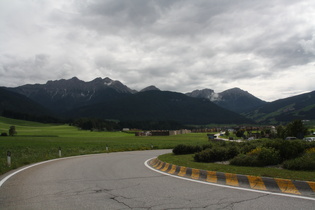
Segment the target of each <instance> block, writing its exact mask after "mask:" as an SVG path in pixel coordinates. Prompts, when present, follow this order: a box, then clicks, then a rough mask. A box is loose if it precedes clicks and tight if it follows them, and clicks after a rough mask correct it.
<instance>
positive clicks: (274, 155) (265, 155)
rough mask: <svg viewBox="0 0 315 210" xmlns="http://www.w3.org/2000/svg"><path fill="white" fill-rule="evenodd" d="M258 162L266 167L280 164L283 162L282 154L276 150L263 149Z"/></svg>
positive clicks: (258, 156)
mask: <svg viewBox="0 0 315 210" xmlns="http://www.w3.org/2000/svg"><path fill="white" fill-rule="evenodd" d="M257 160H258V162H261V163H262V165H264V166H267V165H276V164H279V163H280V162H281V158H280V152H279V151H277V150H276V149H274V148H265V147H262V148H261V151H260V153H259V154H258V155H257Z"/></svg>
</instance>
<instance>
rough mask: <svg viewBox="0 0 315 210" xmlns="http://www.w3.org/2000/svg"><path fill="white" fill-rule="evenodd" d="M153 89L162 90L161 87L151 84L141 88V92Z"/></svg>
mask: <svg viewBox="0 0 315 210" xmlns="http://www.w3.org/2000/svg"><path fill="white" fill-rule="evenodd" d="M151 90H157V91H161V90H160V89H159V88H157V87H155V86H154V85H150V86H148V87H146V88H143V89H142V90H140V92H145V91H151Z"/></svg>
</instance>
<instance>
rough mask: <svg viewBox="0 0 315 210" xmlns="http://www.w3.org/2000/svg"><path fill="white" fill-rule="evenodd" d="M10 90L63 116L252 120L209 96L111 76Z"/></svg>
mask: <svg viewBox="0 0 315 210" xmlns="http://www.w3.org/2000/svg"><path fill="white" fill-rule="evenodd" d="M7 90H10V91H13V92H15V93H18V94H21V95H24V96H26V97H27V98H29V99H31V100H33V101H36V103H38V104H40V105H41V106H43V107H45V108H47V109H49V110H51V111H52V112H53V113H56V114H57V115H58V116H60V117H63V118H78V117H101V118H104V119H118V120H178V121H180V122H181V123H183V122H185V123H196V124H198V123H201V124H205V123H233V122H235V123H236V122H238V123H251V122H252V121H251V120H248V119H246V118H244V117H243V116H240V115H238V114H236V113H233V112H230V111H228V110H225V109H223V108H221V107H219V106H217V105H215V104H213V103H212V102H211V101H209V100H205V99H195V98H193V97H189V96H186V95H185V94H182V93H175V92H169V91H161V90H160V89H158V88H157V87H155V86H149V87H146V88H144V89H142V90H141V91H140V92H138V91H136V90H132V89H130V88H128V87H127V86H126V85H124V84H122V83H121V82H119V81H117V80H116V81H114V80H111V79H110V78H104V79H102V78H96V79H94V80H92V81H90V82H84V81H82V80H79V79H78V78H76V77H73V78H71V79H68V80H65V79H61V80H56V81H48V82H47V83H46V84H28V85H22V86H19V87H15V88H7Z"/></svg>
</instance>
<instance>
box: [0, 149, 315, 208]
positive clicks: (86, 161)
mask: <svg viewBox="0 0 315 210" xmlns="http://www.w3.org/2000/svg"><path fill="white" fill-rule="evenodd" d="M167 152H170V150H157V151H153V150H152V151H138V152H120V153H108V154H100V155H89V156H78V157H73V158H67V159H59V160H56V161H52V162H48V163H44V164H41V165H37V166H34V167H31V168H29V169H26V170H24V171H21V172H20V173H17V174H15V175H14V176H12V177H10V178H9V179H8V180H7V181H6V182H4V183H3V184H2V186H1V187H0V209H90V210H92V209H242V210H243V209H264V210H265V209H285V210H289V209H295V210H296V209H314V207H315V200H308V199H303V198H298V197H297V198H295V197H286V196H281V195H270V194H263V193H259V192H250V191H242V190H237V189H229V188H224V187H220V186H212V185H207V184H203V183H195V182H190V181H187V180H182V179H177V178H174V177H171V176H167V175H163V174H160V173H157V172H155V171H152V170H150V169H148V168H147V167H146V166H145V165H144V162H145V161H146V160H147V159H149V158H152V157H154V156H158V155H160V154H163V153H167ZM3 178H4V176H3V177H0V179H3Z"/></svg>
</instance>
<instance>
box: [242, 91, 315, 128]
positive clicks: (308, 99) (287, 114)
mask: <svg viewBox="0 0 315 210" xmlns="http://www.w3.org/2000/svg"><path fill="white" fill-rule="evenodd" d="M244 116H246V117H247V118H249V119H253V120H255V121H256V122H258V123H264V124H274V123H285V122H289V121H292V120H296V119H300V120H315V91H312V92H309V93H304V94H300V95H297V96H292V97H288V98H284V99H279V100H276V101H273V102H270V103H267V104H265V105H264V106H262V107H260V108H258V109H256V110H253V111H251V112H247V113H244Z"/></svg>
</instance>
